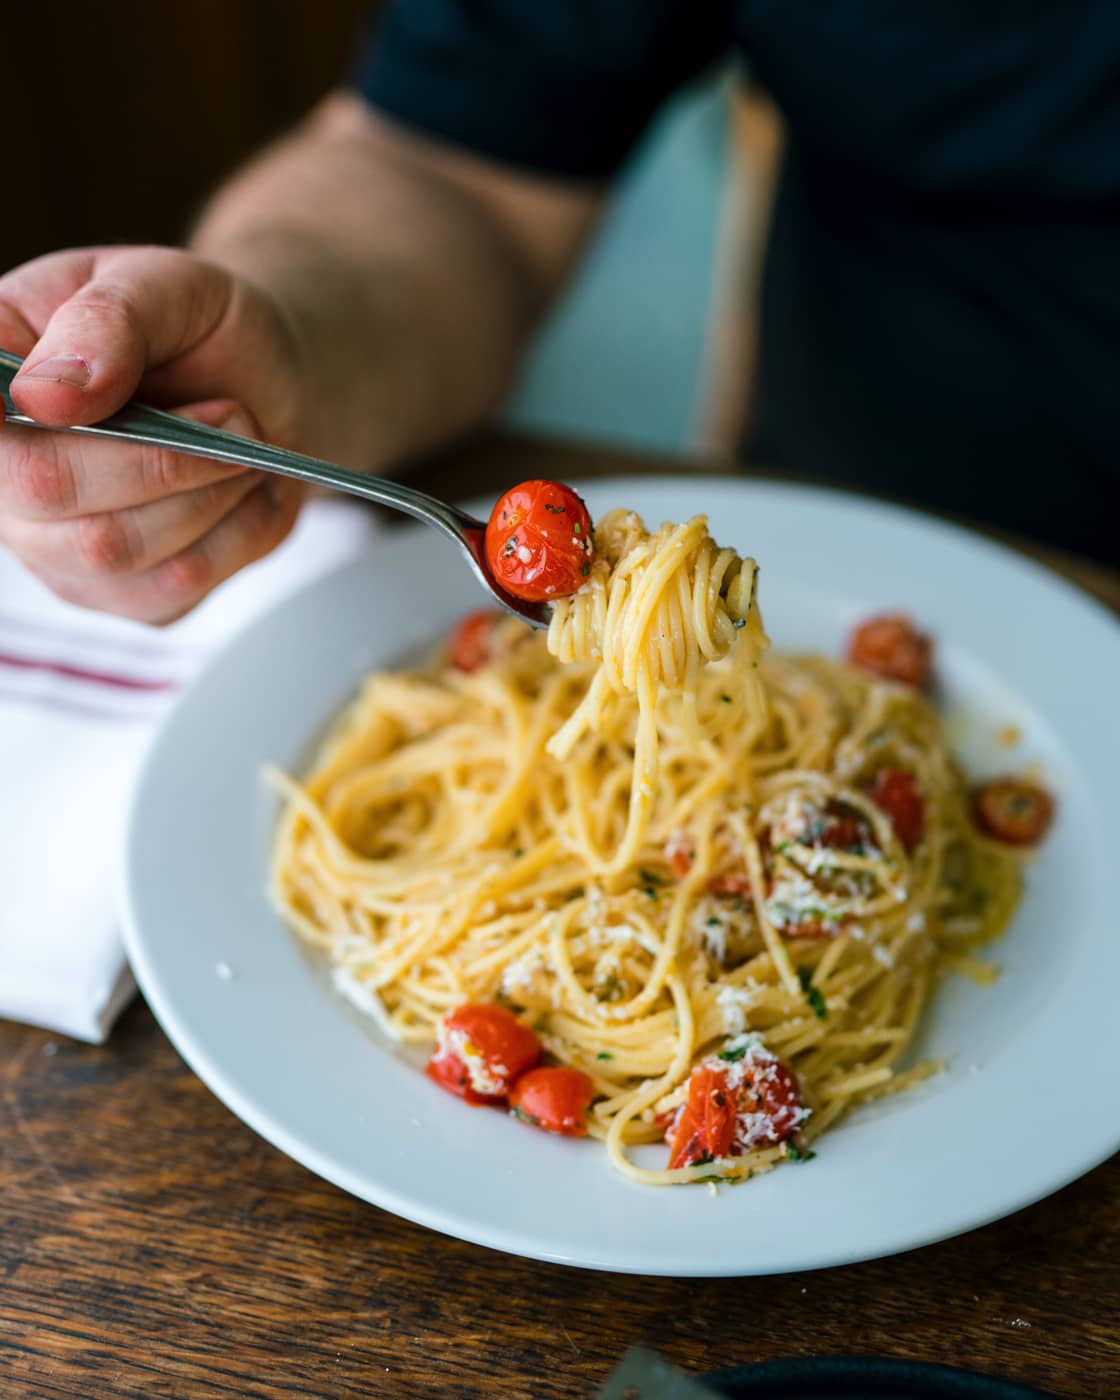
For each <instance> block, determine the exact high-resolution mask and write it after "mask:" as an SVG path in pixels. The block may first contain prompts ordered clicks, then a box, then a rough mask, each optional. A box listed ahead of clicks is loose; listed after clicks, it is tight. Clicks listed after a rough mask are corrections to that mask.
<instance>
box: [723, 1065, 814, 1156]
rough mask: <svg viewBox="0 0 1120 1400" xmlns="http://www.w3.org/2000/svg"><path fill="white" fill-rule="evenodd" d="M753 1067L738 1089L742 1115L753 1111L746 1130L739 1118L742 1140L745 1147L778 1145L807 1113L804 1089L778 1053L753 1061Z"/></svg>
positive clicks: (789, 1135)
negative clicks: (802, 1094) (802, 1095)
mask: <svg viewBox="0 0 1120 1400" xmlns="http://www.w3.org/2000/svg"><path fill="white" fill-rule="evenodd" d="M751 1071H752V1072H751V1073H750V1075H749V1076H748V1077H747V1078H746V1079H745V1080H744V1081H743V1084H742V1086H741V1087H740V1089H739V1113H740V1116H742V1115H751V1118H750V1123H749V1126H748V1127H747V1128H746V1129H745V1131H744V1126H743V1123H742V1122H740V1130H739V1138H740V1141H741V1142H742V1145H743V1147H744V1148H752V1147H777V1145H778V1144H779V1143H780V1142H785V1141H786V1140H787V1138H791V1137H792V1136H793V1135H794V1133H795V1132H796V1131H797V1129H798V1127H799V1126H800V1124H801V1120H802V1118H803V1117H804V1116H805V1115H804V1113H803V1111H802V1107H801V1090H800V1088H799V1087H798V1084H797V1080H796V1078H795V1077H794V1074H793V1071H792V1070H791V1069H790V1068H789V1067H788V1066H787V1065H785V1064H784V1063H783V1062H782V1061H781V1060H779V1059H778V1057H777V1056H776V1055H775V1056H773V1057H772V1058H768V1059H762V1060H758V1061H755V1062H752V1064H751ZM754 1115H758V1117H757V1118H755V1117H754Z"/></svg>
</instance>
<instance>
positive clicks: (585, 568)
mask: <svg viewBox="0 0 1120 1400" xmlns="http://www.w3.org/2000/svg"><path fill="white" fill-rule="evenodd" d="M579 571H580V573H581V574H582V575H583V576H584V578H586V577H587V575H588V574H589V573H590V572H591V565H590V564H581V565H580V570H579Z"/></svg>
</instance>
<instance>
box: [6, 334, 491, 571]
mask: <svg viewBox="0 0 1120 1400" xmlns="http://www.w3.org/2000/svg"><path fill="white" fill-rule="evenodd" d="M22 364H23V361H22V360H21V359H20V357H19V356H18V355H13V354H11V353H9V352H8V351H7V350H0V395H2V397H3V400H4V417H5V421H7V422H8V423H12V424H16V425H18V426H20V427H25V428H46V427H47V425H46V424H43V423H38V422H36V421H35V419H34V418H29V417H28V416H27V415H26V414H25V413H21V412H20V410H19V409H18V408H17V407H16V405H15V404H14V403H13V401H12V398H11V395H10V394H9V392H8V389H9V386H10V384H11V382H12V380H13V378H14V377H15V375H16V372H17V371H18V369H19V367H20V366H21V365H22ZM47 430H48V431H53V432H65V433H84V434H86V436H88V437H98V438H113V439H116V440H118V441H120V442H133V443H140V444H143V445H145V446H148V447H162V448H167V449H168V450H170V451H172V452H185V453H188V454H189V455H190V456H193V457H209V458H212V459H214V460H215V461H218V462H231V463H232V464H233V465H235V466H239V467H256V468H258V469H259V470H261V471H266V472H276V473H278V474H279V475H280V476H290V477H294V479H295V480H296V481H304V482H307V483H309V484H311V485H316V486H329V487H331V488H332V489H334V490H335V491H345V492H348V493H349V494H350V495H351V496H360V497H362V499H363V500H366V501H373V502H375V503H376V504H377V505H381V506H388V507H390V509H392V510H400V511H404V513H405V514H406V515H411V516H415V517H416V519H418V520H423V521H426V522H428V523H429V524H432V525H435V526H436V528H437V529H439V530H442V531H443V533H444V534H446V535H450V536H451V538H452V539H454V540H456V541H458V542H459V543H460V544H461V543H462V542H463V535H464V532H465V531H471V530H477V529H479V528H481V527H482V522H481V521H478V520H475V519H474V518H473V516H470V515H467V514H466V513H465V512H464V511H461V510H457V509H456V508H455V507H454V506H451V505H448V504H447V502H446V501H440V500H437V499H436V497H435V496H429V495H428V494H427V493H426V492H424V491H417V490H416V489H415V488H414V487H411V486H403V485H402V484H401V483H400V482H399V481H388V480H386V479H385V478H384V477H378V476H366V475H364V474H363V473H362V472H353V471H348V470H347V468H345V467H338V466H335V465H334V463H333V462H324V461H321V460H320V459H319V458H318V457H305V456H304V455H303V453H301V452H289V451H287V450H286V449H285V448H282V447H273V446H272V445H271V444H270V443H267V442H257V441H256V440H255V439H253V438H242V437H237V436H236V435H235V434H234V433H226V432H223V431H222V430H221V429H220V428H209V427H207V426H206V425H205V424H204V423H194V422H192V421H191V420H190V419H189V418H178V417H176V416H175V415H174V414H172V413H165V412H164V411H163V410H162V409H158V408H146V407H144V406H143V405H142V404H137V403H130V404H126V405H125V407H124V408H122V409H121V410H120V412H119V413H114V414H113V416H112V417H111V418H106V419H103V420H102V421H101V422H100V423H91V424H89V425H88V426H83V427H79V426H75V427H67V428H55V429H47Z"/></svg>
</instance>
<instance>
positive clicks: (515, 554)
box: [486, 481, 593, 603]
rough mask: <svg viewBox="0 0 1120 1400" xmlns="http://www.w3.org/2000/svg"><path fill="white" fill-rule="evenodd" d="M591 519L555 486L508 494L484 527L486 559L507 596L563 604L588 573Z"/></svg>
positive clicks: (535, 484) (527, 485)
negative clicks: (556, 600) (555, 599)
mask: <svg viewBox="0 0 1120 1400" xmlns="http://www.w3.org/2000/svg"><path fill="white" fill-rule="evenodd" d="M592 552H593V545H592V539H591V516H590V515H588V513H587V507H586V506H585V505H584V504H583V502H582V501H581V500H580V498H579V497H578V496H577V495H576V493H575V492H574V491H573V490H571V489H570V488H569V487H567V486H562V485H561V484H560V483H559V482H557V481H523V482H522V483H521V485H520V486H515V487H513V489H512V490H510V491H507V492H506V493H505V495H504V496H503V497H502V498H501V500H500V501H499V502H498V504H497V505H496V506H495V507H494V509H493V511H492V512H491V515H490V521H489V523H488V524H487V526H486V559H487V562H488V563H489V565H490V570H491V572H492V573H493V575H494V577H495V578H496V579H497V580H498V582H499V583H500V584H501V585H502V587H503V588H504V589H505V590H506V592H507V593H512V594H513V596H514V597H515V598H524V599H525V601H526V602H529V603H546V602H548V601H549V600H550V599H552V598H563V597H565V596H567V595H568V594H569V593H575V592H576V590H577V589H578V588H580V587H582V585H583V583H584V582H585V580H586V578H587V575H588V574H589V573H590V571H591V558H592Z"/></svg>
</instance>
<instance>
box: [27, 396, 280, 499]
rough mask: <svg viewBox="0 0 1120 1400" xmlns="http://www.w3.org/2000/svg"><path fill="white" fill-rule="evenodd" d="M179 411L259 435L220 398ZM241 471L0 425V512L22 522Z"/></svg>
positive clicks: (189, 487) (152, 450) (152, 495)
mask: <svg viewBox="0 0 1120 1400" xmlns="http://www.w3.org/2000/svg"><path fill="white" fill-rule="evenodd" d="M179 412H180V413H181V414H182V416H183V417H184V418H193V419H194V420H195V421H196V422H199V423H207V424H209V425H210V426H211V427H216V428H224V429H225V430H226V431H227V432H232V433H237V434H239V435H240V436H241V437H257V436H259V433H258V431H257V430H256V427H255V425H254V424H253V422H252V419H251V418H250V417H249V415H248V414H246V413H245V412H244V410H242V409H240V408H238V406H237V405H236V404H233V403H231V402H229V401H228V400H220V399H218V400H212V401H210V402H207V403H202V404H192V405H190V406H189V407H187V408H184V409H180V410H179ZM247 470H248V469H247V468H246V467H238V466H234V465H232V464H230V463H227V462H215V461H212V460H211V459H210V458H208V457H191V456H187V455H186V454H184V453H181V452H168V451H166V450H165V449H162V448H156V447H147V446H144V445H142V444H132V443H122V442H113V441H110V440H107V439H105V438H95V437H86V436H84V435H82V434H78V433H52V432H47V431H45V430H43V429H41V428H22V427H13V426H11V425H10V424H8V425H5V426H4V427H2V428H0V511H2V510H7V511H11V512H12V514H13V515H18V516H21V517H22V518H24V519H29V520H63V519H73V518H75V517H77V516H80V515H96V514H98V513H99V512H101V511H112V510H127V509H129V508H130V507H132V506H138V505H144V504H147V503H148V502H151V501H157V500H161V499H162V498H163V497H164V496H170V495H176V494H178V493H179V492H181V491H194V490H197V489H198V488H199V487H200V486H210V485H213V484H214V483H215V482H219V481H226V480H228V479H229V478H230V477H234V476H239V475H240V474H241V473H243V472H245V471H247Z"/></svg>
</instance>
